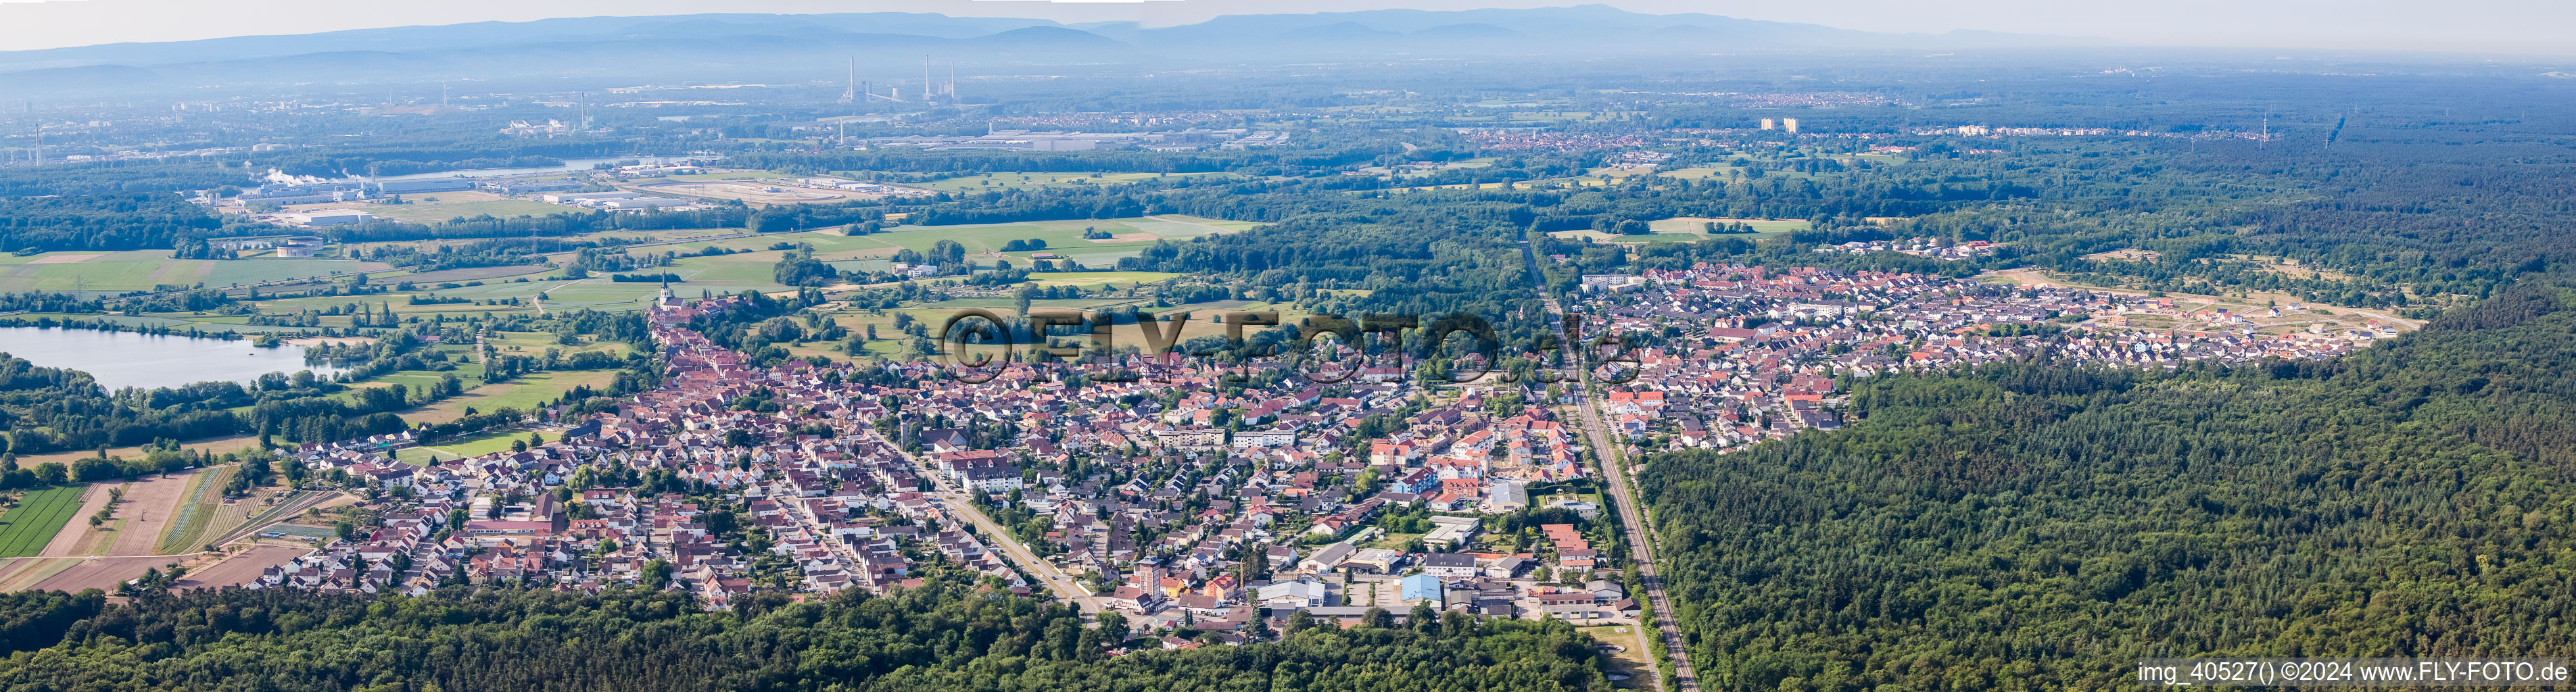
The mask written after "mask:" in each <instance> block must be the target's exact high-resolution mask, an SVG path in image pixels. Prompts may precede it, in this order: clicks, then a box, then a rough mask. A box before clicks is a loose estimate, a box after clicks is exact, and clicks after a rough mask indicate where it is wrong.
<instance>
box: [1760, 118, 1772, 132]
mask: <svg viewBox="0 0 2576 692" xmlns="http://www.w3.org/2000/svg"><path fill="white" fill-rule="evenodd" d="M1772 125H1773V123H1772V121H1771V119H1770V118H1763V119H1762V129H1765V130H1768V129H1771V126H1772Z"/></svg>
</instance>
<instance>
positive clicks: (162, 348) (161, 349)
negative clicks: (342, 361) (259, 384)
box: [0, 327, 343, 391]
mask: <svg viewBox="0 0 2576 692" xmlns="http://www.w3.org/2000/svg"><path fill="white" fill-rule="evenodd" d="M0 353H7V354H9V355H12V356H17V357H19V358H24V359H27V360H28V361H29V362H33V363H35V364H37V365H41V366H44V367H49V368H71V369H73V370H79V371H83V372H87V373H89V374H90V377H92V378H94V379H96V380H98V384H99V386H102V387H106V388H107V389H108V391H116V390H118V389H122V388H125V387H142V388H145V389H152V388H158V387H177V386H180V385H187V384H194V383H198V382H210V381H217V380H223V381H231V382H241V383H245V384H247V383H250V382H252V381H254V380H257V379H259V376H261V375H265V374H268V373H272V372H283V373H287V374H294V372H295V371H297V370H311V371H313V374H314V375H317V376H330V375H336V374H339V373H340V372H341V371H342V370H343V369H342V368H335V367H330V366H327V365H311V366H308V365H305V364H304V347H301V346H279V347H277V348H259V347H255V346H252V345H250V340H249V339H242V340H238V341H225V340H222V339H196V338H189V337H184V336H152V335H146V334H136V333H134V332H106V331H99V330H95V329H45V328H41V327H0Z"/></svg>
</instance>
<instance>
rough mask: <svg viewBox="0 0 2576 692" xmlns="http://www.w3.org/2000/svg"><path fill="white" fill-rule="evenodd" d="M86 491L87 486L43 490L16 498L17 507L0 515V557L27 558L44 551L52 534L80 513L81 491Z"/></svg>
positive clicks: (58, 531)
mask: <svg viewBox="0 0 2576 692" xmlns="http://www.w3.org/2000/svg"><path fill="white" fill-rule="evenodd" d="M85 489H86V486H70V487H62V488H46V489H43V490H34V491H29V492H28V493H27V494H24V495H20V496H18V506H16V507H11V508H9V511H8V512H6V513H0V557H28V556H31V555H36V554H38V553H42V552H44V550H45V545H46V544H48V543H52V542H53V540H54V535H55V534H57V533H61V532H62V530H63V525H64V524H68V523H70V522H71V520H72V515H73V514H77V513H79V512H80V508H81V492H82V491H83V490H85Z"/></svg>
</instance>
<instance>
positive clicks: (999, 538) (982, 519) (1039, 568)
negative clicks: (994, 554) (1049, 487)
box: [896, 450, 1109, 615]
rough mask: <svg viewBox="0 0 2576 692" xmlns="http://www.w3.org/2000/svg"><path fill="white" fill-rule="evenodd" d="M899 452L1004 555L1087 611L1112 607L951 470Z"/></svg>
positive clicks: (948, 507)
mask: <svg viewBox="0 0 2576 692" xmlns="http://www.w3.org/2000/svg"><path fill="white" fill-rule="evenodd" d="M896 453H898V454H903V456H904V458H905V459H908V460H911V461H912V468H913V472H914V473H918V474H921V477H923V478H928V479H930V482H931V485H933V486H934V487H937V488H938V491H936V492H933V493H930V496H931V497H933V498H937V499H938V500H939V505H940V510H941V511H942V512H944V513H947V514H951V515H957V516H963V517H965V518H966V520H967V521H970V522H974V524H975V528H976V529H977V532H978V533H981V534H983V538H984V540H985V541H986V542H988V543H991V544H993V545H994V546H997V547H1000V548H1001V549H1002V555H1003V556H1004V557H1008V558H1010V559H1011V561H1012V562H1016V563H1019V565H1020V567H1021V568H1022V569H1025V570H1028V573H1029V574H1031V575H1034V576H1036V577H1037V578H1038V581H1041V582H1045V583H1046V586H1047V588H1048V589H1050V590H1053V591H1055V594H1056V596H1058V597H1061V598H1063V599H1065V600H1067V601H1071V602H1073V604H1074V605H1075V606H1077V607H1080V608H1082V612H1083V614H1085V615H1098V614H1100V613H1101V612H1102V611H1105V610H1108V609H1109V607H1108V605H1107V604H1105V603H1102V602H1101V600H1100V597H1098V596H1093V595H1091V592H1088V591H1084V590H1082V586H1081V585H1080V584H1076V583H1074V581H1073V577H1071V576H1068V575H1066V574H1065V573H1064V571H1063V570H1059V569H1056V568H1055V563H1051V562H1047V561H1045V560H1041V559H1038V554H1037V553H1036V552H1035V551H1031V550H1029V546H1028V545H1026V544H1023V543H1021V542H1020V539H1019V537H1018V536H1013V535H1011V532H1010V530H1009V529H1004V528H1002V525H1001V524H998V523H994V521H993V518H992V517H988V516H984V510H983V508H981V507H977V506H976V505H975V501H974V499H973V498H969V497H967V496H966V494H965V493H963V492H960V491H958V490H957V486H956V485H955V483H954V482H953V481H952V480H950V479H949V478H948V474H945V473H941V472H940V471H939V469H937V468H933V467H931V465H930V464H929V463H927V462H924V461H922V460H921V457H919V456H917V455H913V454H910V453H906V452H903V451H902V450H896Z"/></svg>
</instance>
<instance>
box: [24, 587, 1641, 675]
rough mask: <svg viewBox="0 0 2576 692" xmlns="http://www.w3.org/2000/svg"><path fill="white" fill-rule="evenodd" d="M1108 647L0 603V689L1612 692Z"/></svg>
mask: <svg viewBox="0 0 2576 692" xmlns="http://www.w3.org/2000/svg"><path fill="white" fill-rule="evenodd" d="M1112 619H1113V620H1114V619H1115V618H1112ZM66 625H68V626H66ZM1112 626H1113V627H1114V625H1112ZM1102 632H1103V630H1102V629H1086V628H1085V627H1083V626H1082V621H1081V618H1080V616H1079V615H1078V614H1076V613H1074V612H1073V610H1072V609H1071V608H1067V607H1063V606H1057V605H1046V604H1041V603H1038V602H1036V601H1032V600H1029V599H1024V598H1011V597H1005V596H996V595H990V594H978V593H968V592H967V591H966V590H964V589H962V588H940V587H935V586H934V587H931V588H916V589H907V590H902V591H898V592H897V593H895V594H894V595H891V596H886V597H871V596H868V595H866V594H864V593H861V592H857V591H845V592H842V593H839V594H835V595H831V596H828V597H824V598H821V599H820V600H815V601H806V602H790V601H789V600H788V599H787V597H785V596H783V595H776V594H771V595H768V596H766V597H760V598H753V599H748V600H746V601H743V602H740V603H738V604H737V608H736V610H734V611H732V612H712V613H711V612H701V611H699V610H697V609H696V608H695V607H693V606H691V605H690V602H689V599H688V597H687V596H686V595H685V594H677V593H657V592H652V591H646V590H642V589H634V588H618V589H612V590H610V591H608V592H606V593H604V594H602V595H598V596H586V595H580V594H572V593H562V592H554V591H539V590H513V589H497V590H484V591H479V592H472V593H468V592H466V591H464V590H462V589H458V590H452V591H443V592H438V593H434V594H432V595H429V596H426V597H420V598H409V597H400V596H389V597H375V598H370V597H362V596H357V595H351V594H336V595H325V594H313V593H304V592H287V591H278V590H267V591H249V590H240V589H234V590H227V591H222V592H213V591H196V592H190V593H188V594H186V595H183V596H152V597H147V598H144V599H141V600H138V601H135V602H132V603H130V604H123V605H106V604H104V602H103V599H101V598H99V597H97V596H96V595H95V594H94V593H92V594H87V595H83V596H72V597H65V596H63V595H61V594H59V592H39V593H27V594H9V595H0V647H6V649H0V651H15V653H10V654H8V660H6V661H5V662H0V688H5V689H12V690H37V689H44V690H216V689H227V690H229V689H261V690H335V691H336V690H365V691H368V692H430V691H433V690H435V691H439V692H472V691H486V690H488V691H492V692H548V691H554V690H598V691H602V692H606V691H612V690H614V691H620V692H622V691H626V690H656V691H663V692H686V691H689V690H746V691H748V690H923V691H925V692H926V691H930V690H939V691H955V690H1031V691H1044V692H1082V691H1089V690H1101V691H1113V690H1114V691H1119V692H1146V691H1148V690H1164V691H1178V690H1312V691H1315V692H1335V691H1342V690H1352V691H1358V690H1383V691H1386V692H1396V691H1403V692H1492V691H1495V690H1512V691H1514V692H1522V691H1531V692H1546V691H1550V690H1584V691H1589V692H1609V690H1610V689H1611V687H1610V682H1609V680H1608V679H1607V678H1606V677H1605V676H1604V675H1603V674H1602V673H1601V671H1600V669H1599V668H1598V667H1596V665H1595V662H1596V658H1597V656H1598V654H1596V653H1594V651H1593V649H1592V648H1591V641H1592V640H1590V639H1589V638H1587V637H1583V636H1582V635H1578V634H1576V633H1575V632H1574V628H1573V627H1571V626H1568V625H1566V624H1565V623H1562V622H1545V623H1537V622H1521V621H1508V620H1502V621H1487V622H1483V623H1478V622H1476V621H1474V620H1473V619H1471V618H1467V617H1465V616H1464V615H1463V614H1457V613H1453V614H1452V616H1451V617H1447V618H1444V619H1442V620H1440V621H1437V622H1426V623H1424V624H1423V625H1422V626H1420V627H1402V626H1399V627H1385V628H1381V627H1354V628H1351V629H1347V630H1343V629H1335V628H1332V627H1330V626H1319V627H1312V628H1304V629H1300V630H1299V631H1296V632H1292V633H1288V634H1287V635H1286V636H1285V637H1284V639H1283V640H1282V641H1280V642H1278V643H1267V644H1251V645H1245V646H1209V647H1206V648H1198V649H1191V650H1180V651H1158V650H1147V651H1142V652H1137V653H1130V654H1126V655H1121V656H1110V655H1107V652H1106V651H1105V650H1104V648H1103V646H1102V645H1103V643H1104V635H1103V634H1102ZM1149 641H1150V640H1149ZM40 647H41V648H40ZM1147 648H1149V649H1150V648H1152V647H1151V645H1150V644H1148V645H1147Z"/></svg>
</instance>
